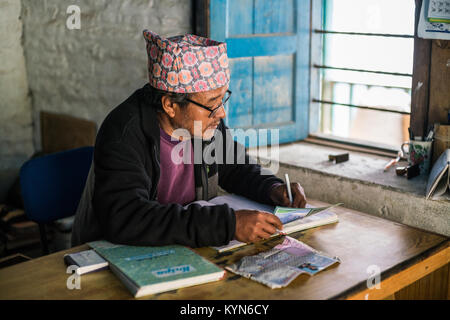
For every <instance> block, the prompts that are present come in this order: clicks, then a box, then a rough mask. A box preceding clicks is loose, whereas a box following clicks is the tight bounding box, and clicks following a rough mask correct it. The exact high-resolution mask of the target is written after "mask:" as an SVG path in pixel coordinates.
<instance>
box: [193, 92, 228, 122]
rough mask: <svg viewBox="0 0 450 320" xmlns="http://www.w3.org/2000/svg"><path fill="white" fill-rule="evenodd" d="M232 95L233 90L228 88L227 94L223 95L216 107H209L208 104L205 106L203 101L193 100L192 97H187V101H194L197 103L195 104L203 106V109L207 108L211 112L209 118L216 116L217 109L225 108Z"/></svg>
mask: <svg viewBox="0 0 450 320" xmlns="http://www.w3.org/2000/svg"><path fill="white" fill-rule="evenodd" d="M230 97H231V91H230V90H227V92H226V93H225V96H224V97H223V99H222V102H221V103H220V104H219V105H218V106H217V107H215V108H214V109H211V108H209V107H207V106H204V105H202V104H201V103H198V102H196V101H193V100H191V99H187V98H186V100H187V101H189V102H191V103H193V104H195V105H197V106H199V107H201V108H203V109H205V110H208V111H209V112H210V113H209V116H208V117H209V118H212V117H214V115H215V114H216V113H217V111H219V109H220V108H221V107H224V108H225V104H226V103H227V102H228V99H230Z"/></svg>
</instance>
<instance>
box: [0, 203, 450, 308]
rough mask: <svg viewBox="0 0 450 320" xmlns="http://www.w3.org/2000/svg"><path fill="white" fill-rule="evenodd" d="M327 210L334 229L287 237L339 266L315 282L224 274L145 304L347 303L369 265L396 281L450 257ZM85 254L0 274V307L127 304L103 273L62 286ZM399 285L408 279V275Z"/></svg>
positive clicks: (383, 223)
mask: <svg viewBox="0 0 450 320" xmlns="http://www.w3.org/2000/svg"><path fill="white" fill-rule="evenodd" d="M309 203H310V204H311V205H313V206H323V205H326V204H325V203H323V202H320V201H314V200H310V201H309ZM332 210H333V211H334V212H336V213H337V214H338V217H339V220H340V221H339V223H337V224H332V225H327V226H322V227H319V228H314V229H310V230H306V231H303V232H297V233H294V234H291V236H293V237H295V238H297V239H299V240H300V241H303V242H305V243H307V244H308V245H310V246H312V247H314V248H316V249H317V250H320V251H323V252H327V253H329V254H332V255H336V256H338V257H340V258H341V261H342V262H341V263H340V264H339V265H336V266H333V267H331V268H330V269H328V270H325V271H323V272H321V273H319V274H317V275H315V276H314V277H309V276H307V275H301V276H299V277H298V278H297V279H295V280H294V281H293V282H292V283H291V284H290V285H289V286H288V287H286V288H283V289H281V290H271V289H269V288H267V287H265V286H263V285H261V284H259V283H257V282H254V281H252V280H249V279H245V278H242V277H239V276H236V275H234V274H232V273H230V272H227V274H226V277H225V279H224V280H221V281H217V282H214V283H209V284H205V285H200V286H194V287H189V288H183V289H178V290H174V291H171V292H166V293H162V294H158V295H152V296H147V297H144V298H143V299H218V300H221V299H230V300H232V299H269V300H270V299H287V300H291V299H330V298H345V297H346V295H345V293H346V292H349V290H351V289H352V288H355V287H358V286H361V285H362V286H363V287H362V288H361V289H360V290H359V291H358V292H360V291H363V290H364V289H365V288H366V287H365V284H366V281H367V278H368V276H369V274H368V272H367V268H368V266H370V265H377V266H379V268H380V271H381V279H385V278H386V280H387V279H389V278H391V277H393V276H394V275H396V274H399V275H400V278H402V277H403V274H404V273H402V271H404V270H407V269H409V268H411V267H414V265H415V264H419V267H416V268H426V266H424V265H423V264H421V263H420V262H421V261H429V260H428V259H429V258H431V261H432V263H430V265H428V268H431V269H430V270H434V269H436V268H437V267H436V268H435V267H434V266H437V265H439V264H440V263H441V262H442V255H443V254H444V253H445V254H448V239H447V238H446V237H443V236H439V235H435V234H432V233H429V232H425V231H421V230H418V229H414V228H410V227H407V226H404V225H401V224H398V223H394V222H391V221H388V220H384V219H381V218H378V217H374V216H371V215H367V214H364V213H360V212H358V211H355V210H351V209H347V208H334V209H332ZM280 241H281V239H271V240H270V241H266V242H263V243H258V244H255V245H249V246H245V247H242V248H240V249H237V250H235V251H233V252H231V253H222V254H218V253H217V252H216V251H215V250H213V249H211V248H199V249H196V252H198V253H199V254H201V255H203V256H204V257H205V258H207V259H209V260H210V261H213V262H214V263H216V264H218V265H219V266H222V267H223V266H225V265H227V264H229V263H232V262H235V261H237V260H239V259H241V258H242V257H243V256H246V255H250V254H256V253H258V252H260V251H264V250H268V249H269V248H271V247H273V246H274V245H275V244H277V243H279V242H280ZM443 246H445V248H447V249H446V250H445V251H443V250H442V249H443ZM86 248H87V246H86V245H83V246H79V247H76V248H72V249H70V250H67V251H62V252H58V253H55V254H52V255H49V256H46V257H42V258H39V259H34V260H32V261H29V262H24V263H21V264H18V265H15V266H12V267H8V268H4V269H2V270H0V299H132V296H131V294H130V293H129V292H128V291H127V290H126V288H125V287H124V286H123V285H122V283H121V282H120V281H119V280H118V279H117V278H116V277H115V276H114V275H113V273H112V272H111V271H109V270H105V271H100V272H95V273H92V274H86V275H83V276H82V277H81V290H75V289H74V290H68V289H67V287H66V282H67V279H68V277H69V276H70V275H69V274H66V266H65V265H64V262H63V254H64V253H65V252H77V251H81V250H85V249H86ZM434 256H436V257H434ZM418 261H419V262H418ZM439 261H441V262H439ZM418 274H419V273H417V272H414V273H413V274H412V275H411V277H413V278H416V277H417V275H418ZM405 277H407V278H408V277H409V276H408V274H406V275H405ZM386 287H388V286H387V285H386ZM397 287H398V286H397ZM358 292H356V293H355V294H357V293H358ZM385 296H386V295H385Z"/></svg>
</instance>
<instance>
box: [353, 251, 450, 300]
mask: <svg viewBox="0 0 450 320" xmlns="http://www.w3.org/2000/svg"><path fill="white" fill-rule="evenodd" d="M449 262H450V247H449V245H448V242H447V244H446V245H445V247H444V248H442V249H441V250H439V251H438V252H436V253H435V254H433V255H431V256H430V257H428V258H426V259H425V260H423V261H420V262H418V263H416V264H414V265H412V266H411V267H409V268H407V269H404V270H402V271H400V272H398V273H396V274H395V275H393V276H391V277H389V278H387V279H385V280H382V281H381V283H380V289H376V288H373V289H369V288H367V289H365V290H363V291H360V292H358V293H357V294H354V295H351V296H350V297H349V298H348V299H349V300H379V299H384V298H386V297H389V296H390V295H392V294H394V293H396V292H398V291H399V290H401V289H403V288H405V287H406V286H409V285H410V284H412V283H414V282H415V281H418V280H419V279H421V278H423V277H425V276H426V275H428V274H430V273H432V272H433V271H435V270H437V269H439V268H441V267H443V266H448V264H449ZM425 292H426V290H425Z"/></svg>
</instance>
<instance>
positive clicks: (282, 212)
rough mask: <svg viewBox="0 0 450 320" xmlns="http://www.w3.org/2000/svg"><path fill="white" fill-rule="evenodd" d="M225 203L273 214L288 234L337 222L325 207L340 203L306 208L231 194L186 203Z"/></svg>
mask: <svg viewBox="0 0 450 320" xmlns="http://www.w3.org/2000/svg"><path fill="white" fill-rule="evenodd" d="M225 203H226V204H228V206H229V207H230V208H232V209H234V210H244V209H245V210H260V211H266V212H269V213H273V214H275V215H276V216H277V217H278V218H279V219H280V220H281V222H282V223H283V230H282V231H281V233H282V234H289V233H293V232H297V231H301V230H305V229H310V228H314V227H318V226H323V225H326V224H330V223H335V222H338V217H337V215H336V214H335V213H333V212H331V211H328V210H327V209H330V208H333V207H336V206H339V205H341V204H342V203H338V204H335V205H332V206H328V207H322V208H313V207H311V206H310V205H306V208H285V207H272V206H269V205H265V204H261V203H258V202H255V201H252V200H249V199H247V198H244V197H241V196H238V195H234V194H232V195H224V196H219V197H215V198H213V199H210V200H209V201H204V200H199V201H194V202H192V203H190V204H188V205H187V206H190V205H193V204H198V205H201V206H215V205H220V204H225ZM187 206H186V207H187ZM279 234H280V233H279V232H276V233H274V234H273V235H272V237H274V236H277V235H279ZM244 245H246V243H244V242H240V241H237V240H232V241H230V242H229V243H228V244H227V245H224V246H220V247H213V248H214V249H216V250H217V251H219V252H224V251H228V250H232V249H235V248H238V247H241V246H244Z"/></svg>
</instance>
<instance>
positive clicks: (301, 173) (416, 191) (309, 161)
mask: <svg viewBox="0 0 450 320" xmlns="http://www.w3.org/2000/svg"><path fill="white" fill-rule="evenodd" d="M265 150H266V148H260V149H259V150H258V149H256V148H252V149H250V150H249V154H250V155H252V156H255V157H258V158H259V159H260V160H261V161H263V162H267V160H268V159H270V160H271V161H275V162H277V163H278V164H279V170H278V172H277V174H276V175H277V176H278V177H280V178H282V179H283V180H284V174H285V173H288V174H289V177H290V179H291V181H297V182H300V183H301V184H302V186H303V188H304V189H305V193H306V196H307V197H309V198H312V199H317V200H322V201H326V202H329V203H336V202H343V203H344V206H346V207H348V208H351V209H355V210H359V211H362V212H366V213H369V214H373V215H376V216H380V217H383V218H387V219H389V220H393V221H396V222H400V223H404V224H407V225H409V226H412V227H416V228H420V229H424V230H427V231H431V232H435V233H438V234H443V235H446V236H450V202H447V201H431V200H425V190H426V185H427V178H428V177H427V176H418V177H415V178H412V179H410V180H408V179H407V178H406V177H399V176H397V175H396V174H395V166H393V167H391V168H390V169H389V170H388V171H386V172H384V170H383V169H384V166H385V165H386V164H387V163H388V162H389V161H390V160H391V158H388V157H384V156H377V155H372V154H365V153H361V152H355V151H347V150H342V149H337V148H332V147H328V146H322V145H316V144H312V143H307V142H295V143H290V144H286V145H282V146H280V147H279V159H276V158H277V156H276V154H274V153H271V152H270V150H269V151H268V153H265V152H264V151H265ZM261 151H262V152H261ZM343 152H348V153H349V161H346V162H343V163H339V164H335V163H334V162H331V161H328V155H329V154H337V153H343ZM272 168H274V167H273V166H272ZM275 168H276V166H275Z"/></svg>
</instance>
